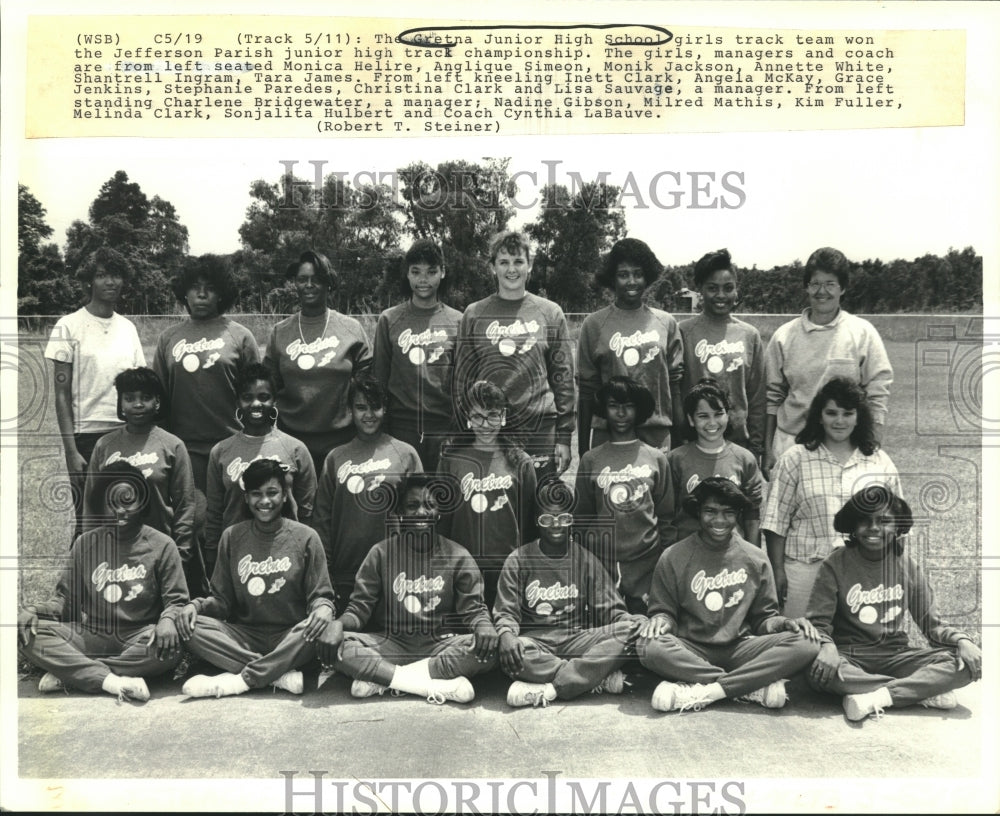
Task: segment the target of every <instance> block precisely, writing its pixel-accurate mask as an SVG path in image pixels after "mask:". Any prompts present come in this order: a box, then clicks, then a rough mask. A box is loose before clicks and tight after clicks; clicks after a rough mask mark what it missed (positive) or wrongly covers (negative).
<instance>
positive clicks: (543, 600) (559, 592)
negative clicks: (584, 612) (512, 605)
mask: <svg viewBox="0 0 1000 816" xmlns="http://www.w3.org/2000/svg"><path fill="white" fill-rule="evenodd" d="M578 597H580V590H578V589H577V588H576V584H569V585H564V584H563V583H562V581H556V582H555V583H554V584H550V585H549V586H547V587H543V586H542V582H541V581H539V580H537V579H536V580H534V581H532V582H531V583H530V584H528V585H527V586H526V587H525V588H524V599H525V601H527V603H528V608H529V609H534V610H535V612H536V613H537V614H539V615H544V616H547V615H551V614H552V611H553V608H554V607H553V606H552V602H553V601H569V600H573V599H574V598H578ZM572 606H573V607H575V606H576V605H575V604H573V605H572ZM569 608H570V607H567V609H569Z"/></svg>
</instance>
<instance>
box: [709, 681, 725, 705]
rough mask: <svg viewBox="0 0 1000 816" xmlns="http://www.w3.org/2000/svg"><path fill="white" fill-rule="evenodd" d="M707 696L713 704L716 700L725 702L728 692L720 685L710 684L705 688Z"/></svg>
mask: <svg viewBox="0 0 1000 816" xmlns="http://www.w3.org/2000/svg"><path fill="white" fill-rule="evenodd" d="M705 694H706V695H707V696H708V699H709V700H711V701H712V702H713V703H714V702H715V701H716V700H724V699H725V697H726V692H725V690H724V689H723V688H722V686H721V685H720V684H719V683H708V684H706V686H705Z"/></svg>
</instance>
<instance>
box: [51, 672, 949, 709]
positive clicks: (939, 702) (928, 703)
mask: <svg viewBox="0 0 1000 816" xmlns="http://www.w3.org/2000/svg"><path fill="white" fill-rule="evenodd" d="M43 679H44V678H43ZM38 690H39V691H41V690H42V684H41V683H39V684H38ZM920 705H922V706H923V707H924V708H940V709H943V710H944V711H951V710H952V709H953V708H955V707H956V706H957V705H958V698H957V697H956V696H955V692H953V691H945V692H942V693H941V694H935V695H934V696H933V697H928V698H927V699H926V700H921V701H920Z"/></svg>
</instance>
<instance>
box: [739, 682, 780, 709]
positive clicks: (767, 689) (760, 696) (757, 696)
mask: <svg viewBox="0 0 1000 816" xmlns="http://www.w3.org/2000/svg"><path fill="white" fill-rule="evenodd" d="M786 682H787V681H786V680H775V681H774V682H773V683H769V684H768V685H766V686H764V688H759V689H755V690H754V691H751V692H750V693H749V694H744V695H743V696H742V697H737V698H736V699H737V700H738V701H739V702H741V703H760V704H761V705H762V706H764V708H781V707H782V706H784V705H785V701H786V700H787V699H788V695H787V694H785V683H786Z"/></svg>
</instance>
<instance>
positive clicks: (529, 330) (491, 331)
mask: <svg viewBox="0 0 1000 816" xmlns="http://www.w3.org/2000/svg"><path fill="white" fill-rule="evenodd" d="M539 328H540V326H539V325H538V321H537V320H529V321H528V322H527V323H525V322H524V321H523V320H521V318H518V319H517V320H515V321H514V322H513V323H511V324H510V325H509V326H501V325H500V321H499V320H494V321H493V322H492V323H490V325H488V326H487V327H486V339H487V340H489V341H490V343H492V344H493V345H494V346H496V347H497V350H498V351H499V352H500V353H501V354H502V355H503V356H504V357H510V356H511V355H512V354H515V353H517V354H527V353H528V352H529V351H531V349H532V348H533V347H534V345H535V343H537V342H538V329H539ZM522 338H523V339H524V342H523V343H522V344H521V347H520V348H518V345H517V344H518V342H519V341H520V340H521V339H522Z"/></svg>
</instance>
